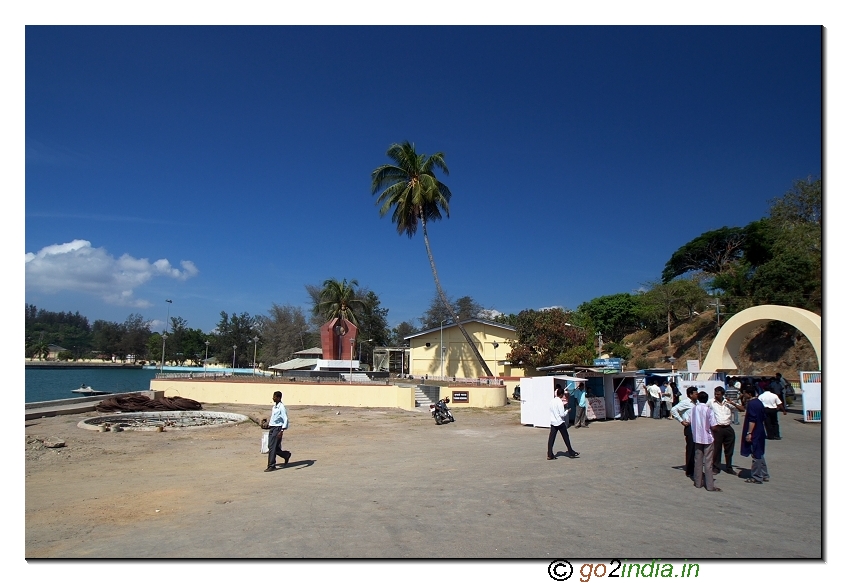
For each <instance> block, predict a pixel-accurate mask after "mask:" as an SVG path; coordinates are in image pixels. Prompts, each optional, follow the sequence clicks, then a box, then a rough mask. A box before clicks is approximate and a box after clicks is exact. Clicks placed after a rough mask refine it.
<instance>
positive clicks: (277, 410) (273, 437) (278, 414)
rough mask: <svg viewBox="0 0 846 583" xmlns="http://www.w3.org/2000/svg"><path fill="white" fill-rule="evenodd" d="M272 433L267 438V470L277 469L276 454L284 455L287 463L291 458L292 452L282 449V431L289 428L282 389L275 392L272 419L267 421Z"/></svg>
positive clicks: (271, 411)
mask: <svg viewBox="0 0 846 583" xmlns="http://www.w3.org/2000/svg"><path fill="white" fill-rule="evenodd" d="M267 425H268V427H269V428H270V435H269V436H268V440H267V468H265V470H264V471H265V472H272V471H273V470H275V469H276V456H277V455H280V456H282V459H284V460H285V465H288V460H290V459H291V452H290V451H285V450H283V449H282V433H283V432H284V431H285V430H286V429H288V410H287V409H286V408H285V405H284V404H283V403H282V391H276V392H275V393H273V409H271V410H270V421H269V422H268V423H267Z"/></svg>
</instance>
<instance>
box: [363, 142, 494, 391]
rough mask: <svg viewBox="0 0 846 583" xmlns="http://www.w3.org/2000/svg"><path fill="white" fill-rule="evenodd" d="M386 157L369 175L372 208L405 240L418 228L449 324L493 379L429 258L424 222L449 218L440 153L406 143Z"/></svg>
mask: <svg viewBox="0 0 846 583" xmlns="http://www.w3.org/2000/svg"><path fill="white" fill-rule="evenodd" d="M387 156H388V158H390V159H391V160H393V164H385V165H383V166H379V167H378V168H376V170H374V171H373V173H372V174H371V175H370V177H371V179H372V184H371V194H374V195H375V194H376V193H377V192H379V191H381V193H380V194H379V197H378V198H377V199H376V204H377V205H380V206H379V216H382V217H384V216H385V215H387V214H388V213H389V212H391V211H392V210H393V214H392V215H391V220H392V221H393V222H394V224H395V225H396V226H397V233H399V234H400V235H407V236H408V237H409V238H411V237H413V236H414V235H415V234H416V233H417V225H420V228H421V229H422V231H423V242H424V243H425V244H426V253H427V254H428V256H429V265H430V266H431V268H432V276H433V277H434V278H435V287H436V288H437V291H438V296H440V298H441V301H442V302H443V303H444V306H445V307H446V308H447V310H448V311H449V314H450V316H451V317H452V321H453V322H455V323H456V324H458V329H459V330H461V333H462V334H463V335H464V338H465V339H466V340H467V343H468V344H469V345H470V349H471V350H472V351H473V354H474V355H475V356H476V359H477V360H478V361H479V364H480V365H481V367H482V370H484V371H485V374H487V375H488V376H493V373H492V372H491V369H490V368H488V365H487V364H486V363H485V360H484V359H483V358H482V355H481V354H480V353H479V349H478V348H477V347H476V344H475V343H474V342H473V339H472V338H470V335H469V334H468V333H467V330H465V329H464V326H462V325H461V323H460V322H459V321H458V317H456V315H455V310H453V309H452V306H451V305H450V303H449V300H448V299H447V297H446V294H445V293H444V290H443V288H441V282H440V280H439V279H438V270H437V268H435V259H434V257H433V256H432V248H431V246H430V245H429V234H428V232H427V230H426V224H427V222H429V221H437V220H438V219H440V218H441V217H442V214H441V213H443V215H446V216H447V217H449V200H450V198H452V193H451V192H450V191H449V188H447V185H446V184H444V183H443V182H441V181H440V180H438V179H437V177H436V176H435V169H436V168H437V169H439V170H441V171H442V172H443V173H444V174H445V175H449V169H448V168H447V165H446V162H444V154H443V152H436V153H434V154H432V155H431V156H427V155H426V154H418V153H417V151H416V150H415V148H414V144H411V143H409V142H407V141H406V142H403V143H402V144H391V147H390V148H388V152H387Z"/></svg>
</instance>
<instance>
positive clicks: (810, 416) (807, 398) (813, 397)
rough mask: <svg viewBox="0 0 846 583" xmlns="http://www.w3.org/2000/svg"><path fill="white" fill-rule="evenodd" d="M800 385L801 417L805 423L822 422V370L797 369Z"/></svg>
mask: <svg viewBox="0 0 846 583" xmlns="http://www.w3.org/2000/svg"><path fill="white" fill-rule="evenodd" d="M799 383H800V385H801V387H802V413H803V415H802V418H803V420H804V421H805V423H822V372H821V371H818V370H817V371H799Z"/></svg>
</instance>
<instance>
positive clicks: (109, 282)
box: [25, 239, 199, 308]
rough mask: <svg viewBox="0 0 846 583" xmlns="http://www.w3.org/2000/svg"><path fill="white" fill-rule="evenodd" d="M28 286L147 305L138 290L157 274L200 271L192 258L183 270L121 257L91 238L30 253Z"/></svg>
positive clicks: (161, 261)
mask: <svg viewBox="0 0 846 583" xmlns="http://www.w3.org/2000/svg"><path fill="white" fill-rule="evenodd" d="M25 258H26V287H27V289H31V290H34V291H40V292H47V293H57V292H62V291H74V292H83V293H88V294H92V295H96V296H98V297H100V298H102V299H103V300H104V301H105V302H107V303H109V304H114V305H117V306H130V307H133V308H147V307H149V306H150V305H152V304H151V303H150V302H149V301H147V300H145V299H141V298H136V297H135V293H134V292H135V289H136V288H138V287H140V286H142V285H143V284H145V283H147V282H148V281H150V279H152V278H153V277H156V276H163V277H170V278H173V279H178V280H180V281H184V280H186V279H188V278H191V277H194V276H195V275H197V274H198V273H199V270H198V269H197V267H196V266H195V265H194V263H193V262H191V261H181V262H180V265H181V267H182V268H181V269H178V268H176V267H174V266H172V265H171V264H170V261H168V260H167V259H159V260H158V261H155V262H153V263H150V261H149V260H148V259H136V258H135V257H132V256H130V255H127V254H124V255H121V256H120V257H118V258H115V257H114V256H112V255H110V254H109V253H108V251H106V249H104V248H102V247H97V248H95V247H92V246H91V243H90V242H89V241H85V240H81V239H76V240H74V241H71V242H70V243H62V244H60V245H48V246H47V247H44V248H43V249H42V250H41V251H39V252H38V253H27V254H26V255H25Z"/></svg>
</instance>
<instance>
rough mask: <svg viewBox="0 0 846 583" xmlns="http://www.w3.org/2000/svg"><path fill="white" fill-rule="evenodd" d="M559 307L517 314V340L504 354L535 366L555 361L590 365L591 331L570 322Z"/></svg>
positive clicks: (570, 313) (570, 314) (552, 363)
mask: <svg viewBox="0 0 846 583" xmlns="http://www.w3.org/2000/svg"><path fill="white" fill-rule="evenodd" d="M571 320H572V312H569V311H565V310H562V309H561V308H552V309H549V310H523V311H522V312H520V313H519V314H517V318H516V324H515V328H516V332H517V340H516V341H515V342H513V343H512V345H511V352H510V353H509V354H508V355H507V356H506V358H507V359H508V360H510V361H511V362H515V363H518V364H520V365H529V366H532V367H534V368H538V367H541V366H552V365H554V364H589V363H591V362H592V360H593V357H594V354H595V353H594V347H593V338H594V336H593V330H591V329H584V328H580V327H577V326H575V325H573V322H572V321H571Z"/></svg>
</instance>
